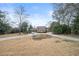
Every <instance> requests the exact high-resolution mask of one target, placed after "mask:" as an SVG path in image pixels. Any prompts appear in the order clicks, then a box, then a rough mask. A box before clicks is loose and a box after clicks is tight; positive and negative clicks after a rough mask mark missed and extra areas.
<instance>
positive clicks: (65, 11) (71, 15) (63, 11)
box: [50, 3, 79, 34]
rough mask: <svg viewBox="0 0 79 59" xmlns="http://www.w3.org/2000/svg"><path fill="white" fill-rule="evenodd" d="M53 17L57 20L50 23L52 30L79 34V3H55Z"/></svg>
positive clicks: (59, 32) (56, 32)
mask: <svg viewBox="0 0 79 59" xmlns="http://www.w3.org/2000/svg"><path fill="white" fill-rule="evenodd" d="M54 5H55V6H56V9H55V10H54V12H53V14H52V17H53V19H54V20H55V21H53V22H52V23H51V24H50V31H51V32H53V33H55V34H79V4H78V3H63V4H54Z"/></svg>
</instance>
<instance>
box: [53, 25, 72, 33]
mask: <svg viewBox="0 0 79 59" xmlns="http://www.w3.org/2000/svg"><path fill="white" fill-rule="evenodd" d="M53 33H55V34H70V33H71V28H70V27H69V26H67V25H65V24H63V25H55V26H54V27H53Z"/></svg>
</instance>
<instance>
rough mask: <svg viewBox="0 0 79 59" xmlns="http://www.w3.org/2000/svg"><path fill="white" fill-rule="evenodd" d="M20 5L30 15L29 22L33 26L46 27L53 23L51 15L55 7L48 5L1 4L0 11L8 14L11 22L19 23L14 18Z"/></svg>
mask: <svg viewBox="0 0 79 59" xmlns="http://www.w3.org/2000/svg"><path fill="white" fill-rule="evenodd" d="M20 5H22V6H24V7H25V9H26V13H27V14H29V15H30V16H29V17H28V18H27V20H28V21H29V23H31V24H32V25H33V26H46V25H47V24H48V23H49V22H50V21H52V17H51V14H52V12H53V10H54V6H53V5H52V4H48V3H6V4H5V3H0V10H3V11H7V12H8V14H9V16H10V19H9V21H11V22H12V21H15V22H17V23H18V21H17V20H16V19H15V17H14V9H15V8H16V7H18V6H20ZM14 26H15V25H14Z"/></svg>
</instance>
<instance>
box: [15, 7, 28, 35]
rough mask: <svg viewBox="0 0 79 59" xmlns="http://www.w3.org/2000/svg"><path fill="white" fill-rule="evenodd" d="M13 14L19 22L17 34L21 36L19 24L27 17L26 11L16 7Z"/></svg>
mask: <svg viewBox="0 0 79 59" xmlns="http://www.w3.org/2000/svg"><path fill="white" fill-rule="evenodd" d="M15 14H16V17H17V19H18V22H19V34H21V24H22V22H23V21H24V19H26V18H27V16H28V15H27V14H26V10H25V8H24V6H19V7H17V8H16V9H15Z"/></svg>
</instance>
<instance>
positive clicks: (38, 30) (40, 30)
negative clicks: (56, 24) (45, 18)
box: [36, 26, 47, 33]
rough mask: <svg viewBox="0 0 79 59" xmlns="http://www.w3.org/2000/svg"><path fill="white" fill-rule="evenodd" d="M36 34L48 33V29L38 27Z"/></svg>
mask: <svg viewBox="0 0 79 59" xmlns="http://www.w3.org/2000/svg"><path fill="white" fill-rule="evenodd" d="M36 32H38V33H46V32H47V28H46V27H45V26H37V28H36Z"/></svg>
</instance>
